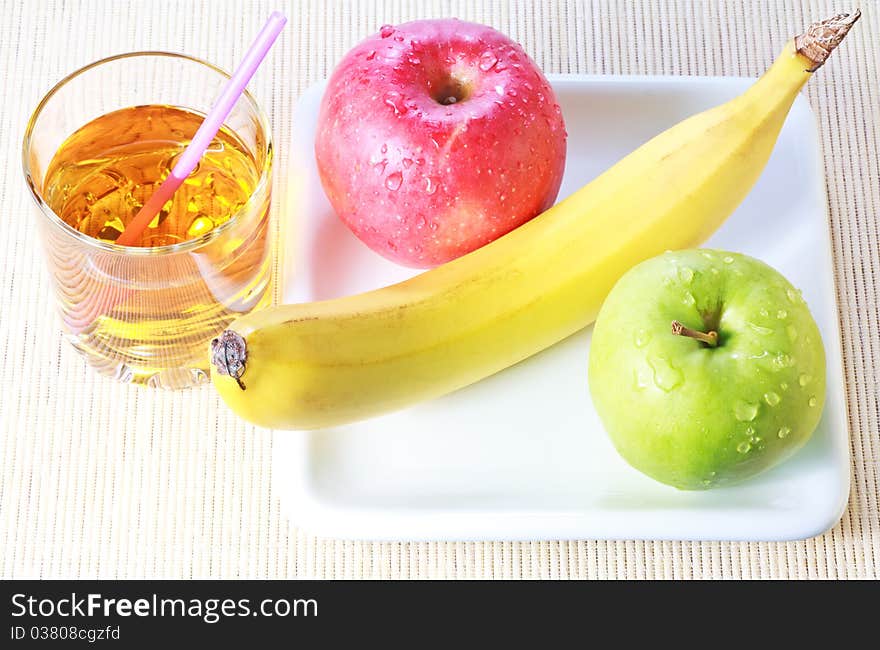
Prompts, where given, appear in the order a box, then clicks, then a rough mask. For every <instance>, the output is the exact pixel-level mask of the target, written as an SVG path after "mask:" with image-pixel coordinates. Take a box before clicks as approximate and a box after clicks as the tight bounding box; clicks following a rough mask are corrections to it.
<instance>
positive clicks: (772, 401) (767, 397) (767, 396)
mask: <svg viewBox="0 0 880 650" xmlns="http://www.w3.org/2000/svg"><path fill="white" fill-rule="evenodd" d="M764 401H765V402H767V404H768V405H770V406H776V405H777V404H779V402H781V401H782V398H781V397H780V396H779V394H778V393H774V392H773V391H772V390H771V391H770V392H769V393H764Z"/></svg>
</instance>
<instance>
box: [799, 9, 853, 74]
mask: <svg viewBox="0 0 880 650" xmlns="http://www.w3.org/2000/svg"><path fill="white" fill-rule="evenodd" d="M861 16H862V12H861V11H860V10H858V9H856V10H855V11H853V12H852V13H850V14H837V15H836V16H832V17H831V18H828V19H826V20H823V21H820V22H818V23H813V24H812V25H810V26H809V27H807V31H805V32H804V33H803V34H801V35H800V36H797V37H795V39H794V47H795V49H796V50H797V52H798V54H800V55H801V56H803V57H804V58H805V59H807V60H808V61H809V62H810V63H811V64H812V65H811V67H809V68H807V72H815V71H816V70H818V69H819V68H821V67H822V64H823V63H825V61H826V60H827V59H828V56H829V55H830V54H831V53H832V52H833V51H834V49H835V48H836V47H837V46H838V45H840V42H841V41H842V40H843V38H844V37H845V36H846V35H847V33H848V32H849V30H850V28H851V27H852V26H853V25H854V24H855V22H856V21H857V20H858V19H859V18H860V17H861Z"/></svg>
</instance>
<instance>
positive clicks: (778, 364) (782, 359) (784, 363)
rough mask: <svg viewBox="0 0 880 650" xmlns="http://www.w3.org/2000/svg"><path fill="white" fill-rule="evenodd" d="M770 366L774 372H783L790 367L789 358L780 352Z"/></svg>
mask: <svg viewBox="0 0 880 650" xmlns="http://www.w3.org/2000/svg"><path fill="white" fill-rule="evenodd" d="M772 365H773V369H774V370H777V371H778V370H784V369H785V368H788V367H789V366H790V365H791V357H790V356H788V355H787V354H785V353H784V352H780V353H779V354H777V355H776V356H775V357H773V361H772Z"/></svg>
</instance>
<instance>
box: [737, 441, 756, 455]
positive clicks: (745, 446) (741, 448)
mask: <svg viewBox="0 0 880 650" xmlns="http://www.w3.org/2000/svg"><path fill="white" fill-rule="evenodd" d="M736 450H737V451H738V452H739V453H741V454H747V453H749V452H750V451H751V450H752V445H751V443H750V442H748V441H747V440H744V441H743V442H741V443H739V444H738V445H737V446H736Z"/></svg>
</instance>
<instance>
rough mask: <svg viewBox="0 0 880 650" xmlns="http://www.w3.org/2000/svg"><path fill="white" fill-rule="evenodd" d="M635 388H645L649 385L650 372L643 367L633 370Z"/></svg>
mask: <svg viewBox="0 0 880 650" xmlns="http://www.w3.org/2000/svg"><path fill="white" fill-rule="evenodd" d="M633 379H634V380H635V386H636V390H645V389H646V388H647V387H648V386H650V385H651V372H650V370H648V369H647V368H645V367H641V368H638V369H636V370H633Z"/></svg>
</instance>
